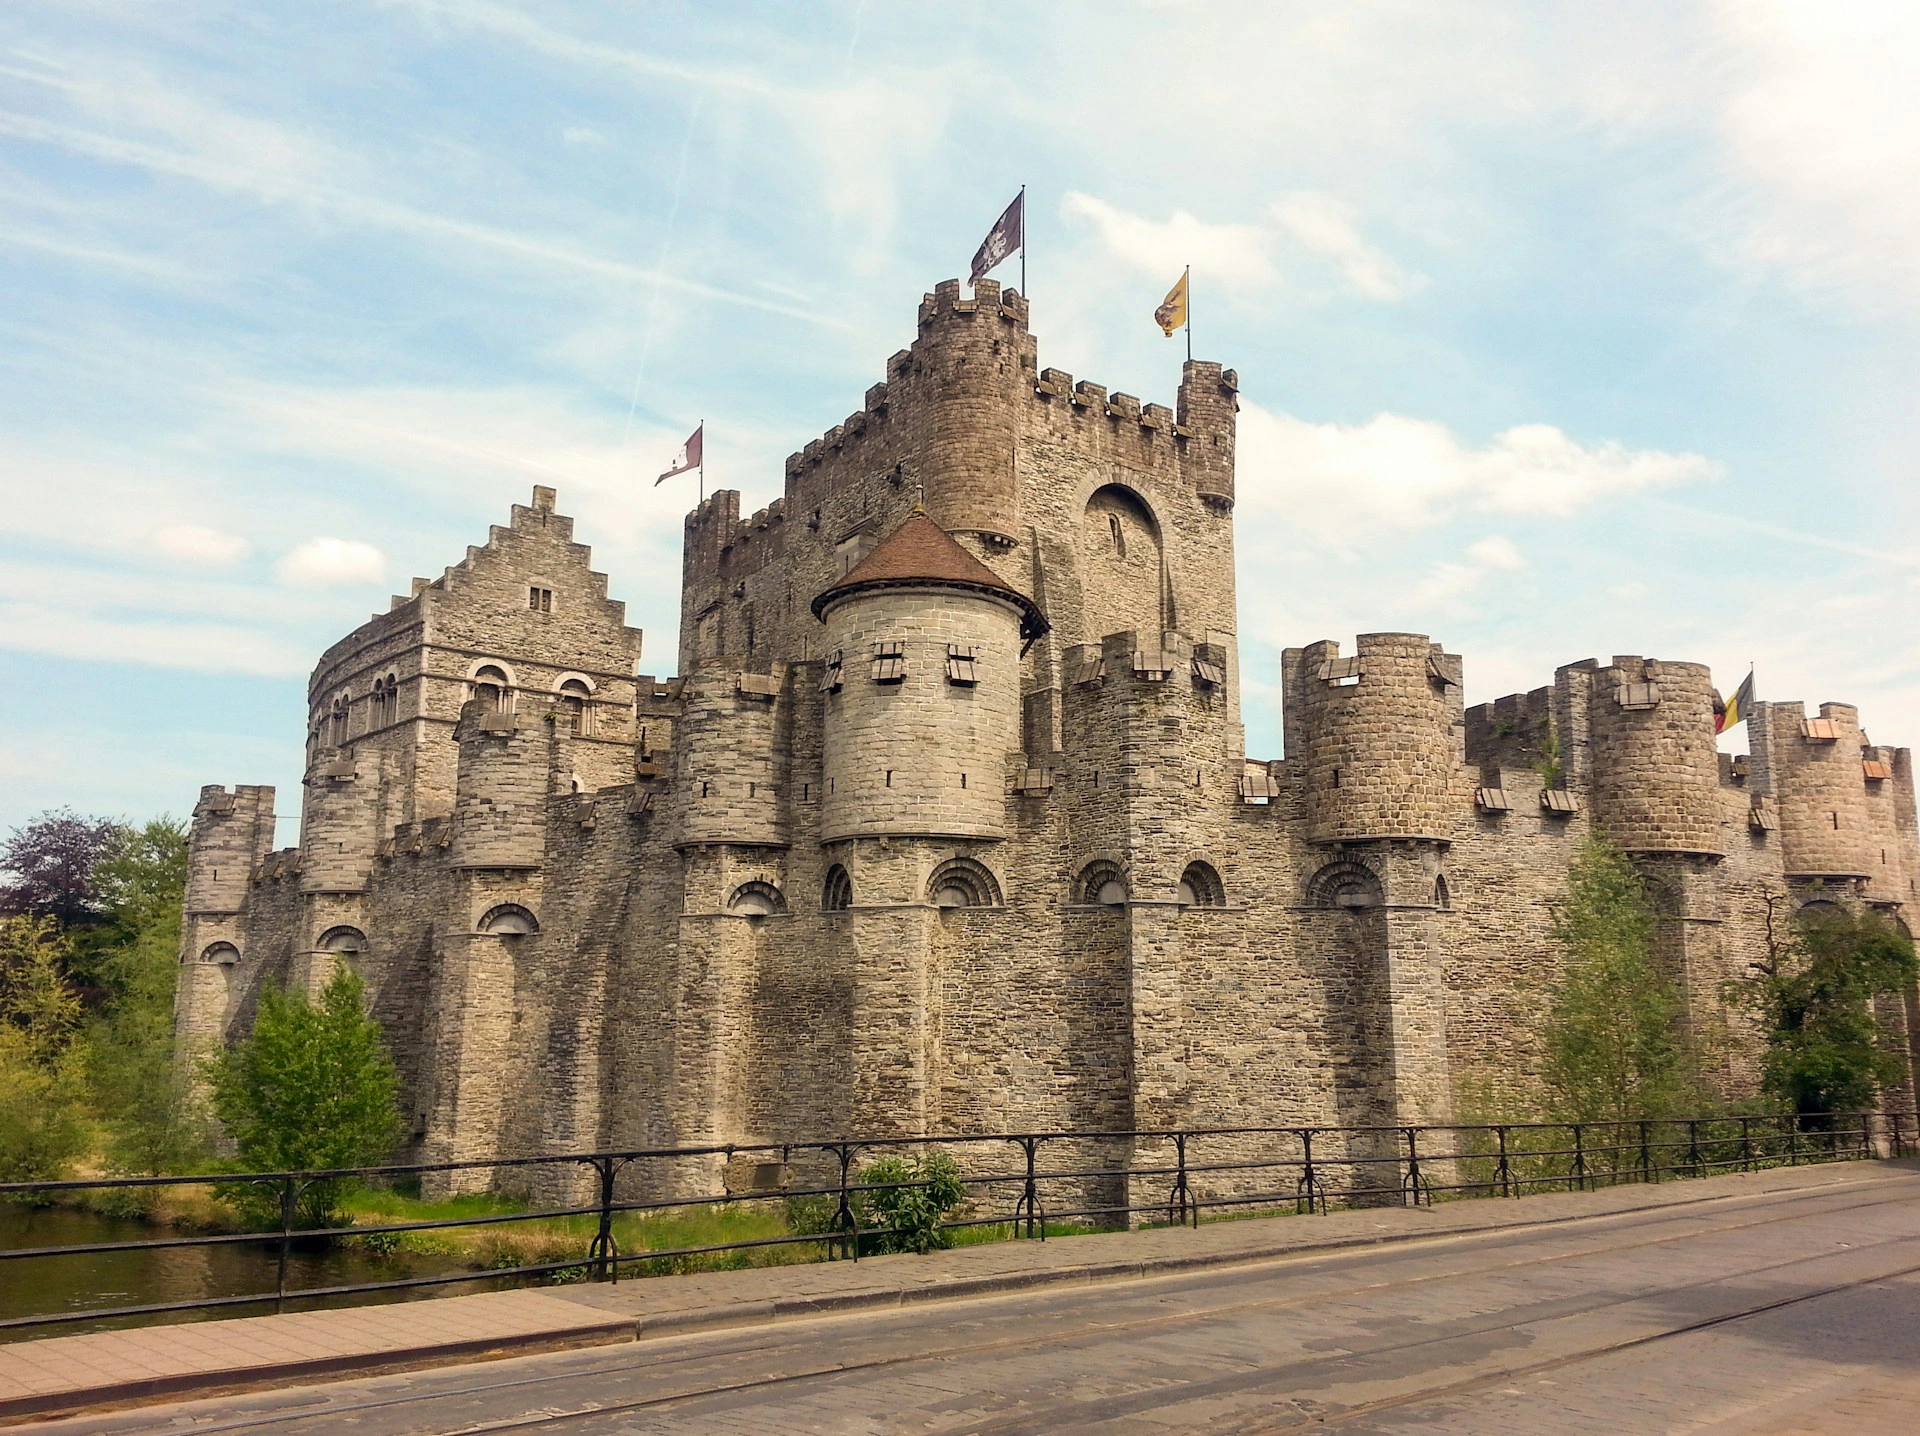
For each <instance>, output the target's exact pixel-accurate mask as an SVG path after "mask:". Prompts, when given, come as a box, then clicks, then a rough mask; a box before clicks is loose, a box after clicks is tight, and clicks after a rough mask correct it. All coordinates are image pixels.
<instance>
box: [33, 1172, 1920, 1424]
mask: <svg viewBox="0 0 1920 1436" xmlns="http://www.w3.org/2000/svg"><path fill="white" fill-rule="evenodd" d="M1912 1187H1913V1181H1912V1178H1911V1176H1910V1174H1901V1175H1900V1176H1898V1177H1895V1176H1893V1175H1892V1174H1888V1176H1887V1177H1885V1178H1882V1179H1874V1178H1872V1177H1863V1180H1861V1181H1859V1182H1857V1183H1850V1184H1848V1185H1847V1186H1845V1187H1843V1188H1838V1189H1831V1190H1825V1191H1804V1192H1797V1193H1796V1192H1789V1193H1771V1194H1764V1195H1756V1196H1754V1197H1752V1198H1748V1199H1741V1200H1738V1201H1730V1202H1723V1203H1714V1204H1712V1206H1711V1207H1710V1208H1707V1209H1684V1208H1683V1209H1678V1210H1667V1211H1652V1212H1644V1213H1637V1214H1631V1215H1626V1216H1617V1217H1609V1218H1602V1219H1597V1220H1594V1221H1591V1222H1579V1223H1573V1224H1569V1225H1565V1226H1560V1227H1551V1228H1543V1229H1532V1230H1519V1231H1504V1232H1492V1233H1485V1234H1480V1235H1475V1236H1467V1237H1453V1238H1440V1239H1434V1240H1431V1241H1421V1242H1417V1243H1412V1244H1407V1245H1400V1246H1395V1247H1391V1248H1386V1249H1379V1250H1362V1251H1353V1252H1344V1253H1337V1254H1331V1255H1324V1256H1318V1257H1307V1258H1298V1259H1291V1260H1286V1261H1277V1262H1269V1263H1265V1264H1261V1265H1254V1266H1245V1267H1236V1268H1230V1269H1226V1270H1217V1271H1210V1272H1206V1273H1204V1274H1195V1275H1191V1276H1181V1277H1163V1278H1158V1279H1153V1280H1144V1281H1135V1282H1126V1283H1114V1284H1109V1285H1104V1286H1096V1287H1091V1288H1087V1287H1082V1288H1076V1289H1072V1290H1066V1291H1059V1290H1056V1291H1050V1292H1043V1293H1037V1294H1029V1295H1023V1296H1008V1297H1000V1298H989V1299H982V1300H975V1301H965V1302H952V1303H942V1304H938V1305H930V1306H928V1307H925V1308H919V1309H915V1308H905V1309H900V1310H893V1311H888V1312H886V1313H884V1314H869V1315H849V1316H842V1317H833V1318H822V1319H819V1320H811V1321H799V1322H792V1323H788V1324H784V1325H779V1326H775V1327H768V1328H760V1329H753V1330H743V1331H738V1332H719V1333H711V1334H707V1335H702V1336H690V1337H684V1338H680V1339H670V1340H669V1339H663V1340H657V1341H650V1342H644V1343H640V1344H637V1345H628V1346H622V1347H619V1348H602V1349H599V1350H589V1351H576V1352H563V1353H556V1354H552V1355H546V1356H531V1357H522V1358H517V1359H514V1360H510V1361H500V1362H494V1363H489V1364H487V1365H484V1366H480V1367H467V1368H464V1369H459V1370H442V1371H432V1372H423V1373H419V1374H414V1375H401V1376H386V1377H379V1378H372V1379H365V1380H356V1381H342V1382H337V1383H333V1384H330V1385H324V1386H314V1387H307V1388H302V1389H299V1390H289V1391H282V1392H268V1393H260V1394H253V1395H247V1396H236V1397H230V1398H225V1399H215V1400H204V1401H196V1402H191V1403H182V1404H178V1405H174V1406H167V1407H151V1408H147V1409H145V1410H142V1411H138V1412H129V1413H126V1414H123V1415H117V1416H99V1417H92V1418H79V1419H73V1420H68V1421H64V1422H58V1423H48V1424H46V1425H44V1426H42V1427H38V1428H33V1429H39V1430H47V1431H64V1432H72V1433H81V1432H86V1433H96V1434H97V1436H104V1433H126V1436H131V1433H135V1432H161V1431H165V1432H183V1431H185V1432H195V1433H200V1432H215V1431H246V1432H253V1431H259V1432H274V1433H284V1436H312V1433H319V1432H328V1433H336V1432H353V1433H356V1436H402V1433H426V1432H433V1433H453V1432H461V1433H467V1434H468V1436H480V1433H485V1432H496V1431H499V1432H505V1431H533V1430H538V1431H553V1432H555V1433H557V1436H576V1433H577V1436H606V1433H612V1432H655V1431H658V1432H724V1433H762V1432H764V1433H781V1436H786V1433H792V1432H798V1431H818V1432H860V1433H868V1432H873V1433H878V1432H888V1433H894V1432H912V1433H939V1436H947V1433H962V1432H978V1433H983V1436H984V1433H1014V1432H1049V1433H1051V1432H1066V1431H1090V1432H1091V1431H1097V1432H1110V1433H1166V1432H1173V1431H1199V1430H1204V1431H1208V1432H1220V1433H1240V1432H1249V1433H1251V1432H1275V1431H1294V1430H1319V1429H1328V1430H1337V1431H1342V1432H1351V1433H1361V1432H1411V1431H1416V1430H1417V1431H1420V1432H1423V1433H1463V1436H1466V1433H1471V1436H1481V1433H1488V1432H1500V1433H1525V1432H1543V1433H1545V1432H1551V1433H1555V1436H1560V1433H1569V1436H1570V1433H1583V1432H1608V1433H1620V1432H1681V1431H1687V1432H1692V1431H1702V1432H1768V1433H1803V1432H1821V1433H1844V1436H1877V1433H1881V1432H1888V1433H1891V1432H1900V1433H1902V1436H1907V1433H1911V1432H1914V1431H1920V1201H1915V1200H1913V1198H1912V1197H1911V1195H1910V1193H1911V1190H1912Z"/></svg>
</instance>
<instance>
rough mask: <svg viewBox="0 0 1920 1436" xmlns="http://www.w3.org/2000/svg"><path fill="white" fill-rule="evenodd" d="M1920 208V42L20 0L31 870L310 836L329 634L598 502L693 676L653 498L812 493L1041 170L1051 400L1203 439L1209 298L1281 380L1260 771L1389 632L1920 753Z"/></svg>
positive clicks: (1269, 375) (1, 411)
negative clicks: (252, 798) (1665, 668)
mask: <svg viewBox="0 0 1920 1436" xmlns="http://www.w3.org/2000/svg"><path fill="white" fill-rule="evenodd" d="M1916 174H1920V7H1916V6H1913V5H1911V4H1910V3H1903V4H1879V3H1849V0H1828V3H1823V4H1819V5H1813V4H1805V3H1784V0H1751V3H1745V0H1743V3H1735V0H1658V3H1638V0H1615V3H1611V4H1608V5H1605V6H1588V5H1539V4H1529V3H1504V4H1490V3H1489V4H1482V3H1474V0H1450V3H1448V4H1446V5H1433V4H1431V3H1425V0H1397V3H1384V0H1328V3H1273V0H1269V3H1262V4H1252V5H1244V6H1237V5H1230V4H1224V3H1177V0H1157V3H1148V2H1147V0H1135V3H1128V0H1107V3H1103V4H1099V5H1094V4H1082V3H1055V4H1050V5H1044V6H1035V5H1031V4H1019V5H1015V4H996V3H975V4H969V5H966V6H958V5H951V6H945V5H871V4H865V3H820V4H814V5H810V6H805V7H800V6H791V5H784V4H771V3H768V4H758V5H756V4H730V5H726V6H719V5H712V4H684V5H679V4H641V3H631V4H618V3H612V0H602V3H599V4H585V3H576V0H542V3H540V4H538V5H534V4H532V3H530V0H518V3H516V2H515V0H497V3H496V0H333V3H330V4H327V5H321V6H316V5H292V4H286V3H261V0H252V3H245V4H242V3H215V0H110V3H109V0H10V3H9V4H8V5H7V6H6V7H5V8H4V10H0V685H3V687H0V691H4V692H5V693H6V694H7V695H8V700H9V701H8V702H6V703H5V704H4V706H0V827H8V826H12V825H14V824H17V823H19V822H21V821H23V820H24V819H25V818H27V817H28V816H30V815H31V814H33V813H35V812H38V811H40V810H42V809H44V808H48V807H53V806H60V805H71V806H72V807H74V808H76V809H79V810H80V811H82V812H89V813H101V814H106V815H112V816H122V817H128V818H134V819H139V818H144V817H147V816H149V815H152V814H155V813H159V812H163V811H164V812H171V813H174V814H176V815H180V814H184V813H186V812H187V811H188V810H189V809H190V808H191V807H192V804H193V801H194V796H195V794H196V792H197V789H198V787H199V785H200V784H202V783H206V782H224V783H234V782H248V783H259V782H267V783H273V784H275V785H277V786H278V787H279V789H280V799H279V803H278V806H279V809H280V811H281V813H282V815H283V817H282V825H281V841H282V842H283V843H284V842H291V841H292V840H293V831H294V829H293V822H292V819H293V817H294V815H296V814H297V811H298V796H299V791H300V790H299V779H300V764H301V760H302V734H303V725H304V715H305V683H306V676H307V674H308V672H309V671H310V669H311V667H312V664H313V662H314V660H315V659H316V658H317V657H318V655H319V653H320V651H321V649H322V648H323V647H325V645H326V644H327V643H329V642H331V641H332V640H333V639H335V638H337V637H339V636H340V635H342V634H344V633H345V632H347V631H348V630H350V629H351V628H353V627H354V626H355V625H357V624H358V623H360V622H362V621H364V619H365V618H366V617H367V615H368V614H369V613H371V612H374V611H381V610H384V609H385V608H386V606H387V596H388V595H389V594H390V593H393V592H401V593H404V592H406V591H407V580H408V579H409V577H410V576H412V575H415V574H419V575H426V576H436V575H438V574H439V573H440V572H441V570H442V569H443V568H444V567H445V566H446V565H447V564H448V563H451V562H453V561H456V560H458V559H459V558H460V557H461V556H462V555H463V554H464V552H465V549H466V545H467V544H469V543H477V542H482V541H484V539H485V537H486V531H487V526H488V525H489V524H490V523H497V522H503V521H504V520H505V517H506V513H507V508H508V505H509V504H511V503H513V502H516V501H517V502H526V500H527V496H528V493H529V491H530V489H531V487H532V485H534V484H536V483H539V484H550V485H553V486H554V487H556V488H558V489H559V491H560V508H561V510H562V511H563V512H566V513H570V514H572V515H574V516H575V518H576V519H577V535H578V537H580V538H581V539H583V540H584V541H585V542H587V543H590V544H591V545H592V546H593V549H594V558H595V563H596V566H597V567H599V568H601V569H603V570H605V571H606V572H607V573H609V574H610V575H611V578H612V593H613V596H614V597H616V598H619V599H622V600H624V601H625V602H626V603H627V605H628V614H629V621H630V622H633V623H635V624H637V625H639V626H640V627H642V628H643V629H645V630H646V640H645V642H646V647H645V652H644V657H643V663H642V668H643V670H644V671H647V672H654V673H660V674H666V673H670V672H671V671H672V670H673V667H674V648H675V634H676V631H677V621H678V620H677V608H678V583H679V561H678V544H679V535H680V521H681V517H682V515H683V513H684V512H685V510H686V509H687V508H689V507H690V506H691V504H692V502H693V499H694V494H693V493H692V492H691V491H690V488H689V485H688V484H687V483H686V482H685V481H684V480H682V481H674V482H670V483H668V484H666V485H663V486H660V487H657V488H656V487H655V486H654V485H653V482H652V480H653V476H654V475H655V474H657V473H659V472H660V470H661V469H662V468H664V467H665V466H666V464H667V461H668V460H669V459H670V458H671V456H672V455H673V453H674V451H675V449H676V448H677V447H678V446H679V444H680V442H681V440H682V439H684V438H685V437H686V434H687V432H688V431H689V430H690V429H691V428H692V427H693V425H694V424H695V423H696V422H698V421H699V420H701V419H704V420H705V421H706V424H707V458H708V465H707V481H708V485H709V488H712V487H729V488H737V489H739V490H740V491H741V494H742V504H743V507H744V509H747V510H750V509H753V508H758V507H760V506H762V505H764V504H765V503H767V502H768V501H769V500H771V499H773V498H774V497H776V496H777V495H778V494H779V492H780V488H781V483H782V460H783V459H784V456H785V455H786V454H787V453H789V452H791V451H792V450H794V449H797V448H799V447H800V446H801V445H802V444H804V443H805V442H806V441H807V440H808V439H810V438H813V437H816V436H817V435H819V434H820V433H821V432H822V431H824V430H825V429H826V428H828V427H829V426H831V425H832V424H834V423H836V422H838V421H839V420H840V419H841V418H843V417H844V416H845V415H846V414H847V413H848V412H849V411H850V410H852V409H854V408H856V407H858V404H859V402H860V398H861V395H862V394H863V393H864V392H865V390H866V388H867V386H868V385H869V384H871V383H873V382H875V381H876V380H878V379H879V378H881V377H882V376H883V373H884V368H885V361H886V356H887V355H888V354H890V353H892V352H893V351H894V350H896V349H899V348H902V347H904V346H905V345H906V344H907V343H909V342H910V341H911V338H912V336H913V327H914V312H915V307H916V304H917V301H918V299H919V296H920V295H921V293H922V292H923V291H925V290H927V289H930V288H931V287H932V285H933V284H934V283H935V282H936V281H937V280H940V279H942V278H947V277H950V276H954V275H959V274H964V272H965V269H966V264H967V260H968V257H969V256H970V255H971V253H972V251H973V249H974V247H975V245H977V244H978V242H979V241H980V239H981V237H982V236H983V235H984V234H985V232H986V230H987V228H988V226H989V225H990V224H991V223H992V221H993V219H994V217H995V216H996V215H997V214H998V213H999V211H1000V209H1001V207H1002V206H1004V205H1005V204H1006V202H1007V201H1008V199H1010V198H1011V196H1012V195H1013V193H1014V191H1015V190H1016V189H1018V187H1019V186H1020V185H1022V184H1024V185H1026V186H1027V196H1028V214H1027V228H1028V238H1029V244H1030V254H1029V263H1028V275H1029V288H1028V293H1029V297H1030V299H1031V301H1032V315H1033V328H1034V331H1035V333H1036V334H1037V336H1038V339H1039V346H1040V362H1041V363H1042V364H1043V365H1052V366H1056V367H1059V368H1062V369H1066V370H1068V371H1070V372H1072V373H1073V374H1074V375H1076V376H1077V377H1080V378H1087V379H1091V380H1093V381H1095V382H1098V383H1104V384H1106V385H1107V386H1108V387H1110V388H1112V389H1122V390H1125V391H1127V392H1129V393H1132V394H1136V395H1138V396H1140V397H1141V398H1142V399H1143V400H1147V401H1159V402H1163V403H1171V402H1172V401H1173V396H1174V390H1175V387H1176V385H1177V383H1178V378H1179V364H1180V359H1181V354H1182V351H1181V346H1180V343H1179V341H1178V340H1172V341H1170V340H1168V339H1166V338H1165V337H1164V336H1162V334H1161V333H1160V331H1159V329H1158V328H1157V327H1155V325H1154V324H1153V321H1152V313H1153V309H1154V307H1155V305H1156V304H1157V303H1158V302H1159V301H1160V299H1161V297H1162V295H1163V294H1164V293H1165V291H1166V289H1167V287H1168V286H1169V285H1170V284H1171V283H1172V281H1173V280H1174V279H1175V278H1177V277H1178V275H1179V272H1180V269H1181V267H1182V266H1183V265H1189V264H1190V265H1191V266H1192V268H1193V297H1192V305H1193V316H1194V347H1195V354H1196V355H1197V356H1198V357H1202V358H1213V359H1218V360H1220V361H1222V362H1224V363H1226V364H1228V365H1230V366H1232V367H1234V368H1236V369H1238V370H1239V372H1240V376H1241V385H1242V389H1241V397H1242V412H1241V415H1240V449H1239V478H1238V496H1239V497H1238V506H1237V509H1236V520H1237V525H1236V527H1237V544H1238V564H1239V584H1240V594H1239V596H1240V642H1241V647H1242V667H1243V672H1244V675H1245V678H1244V683H1245V695H1244V697H1245V709H1246V719H1247V729H1248V748H1249V752H1250V754H1251V755H1252V756H1254V757H1265V756H1277V754H1278V752H1279V747H1280V736H1279V727H1280V723H1279V713H1278V663H1279V653H1280V650H1281V649H1282V648H1284V647H1287V646H1289V645H1297V644H1303V643H1307V642H1311V641H1314V640H1316V639H1320V638H1326V637H1332V638H1339V639H1341V640H1343V641H1350V640H1351V637H1352V635H1354V634H1355V633H1358V632H1365V631H1372V630H1380V629H1389V630H1412V631H1418V632H1425V633H1428V634H1431V635H1433V636H1434V637H1436V638H1438V639H1441V640H1442V641H1444V642H1445V643H1446V645H1447V646H1448V648H1449V649H1451V650H1453V651H1456V652H1460V653H1463V654H1464V655H1465V678H1466V697H1467V701H1468V702H1469V703H1477V702H1483V701H1486V700H1488V699H1491V698H1495V697H1497V696H1499V695H1501V694H1504V693H1509V692H1514V691H1518V690H1523V689H1528V688H1533V687H1538V686H1540V685H1542V684H1545V683H1548V682H1550V681H1551V679H1552V673H1553V670H1554V668H1555V667H1556V666H1558V665H1560V664H1563V663H1569V662H1574V661H1577V660H1579V659H1582V658H1586V657H1598V658H1600V659H1602V660H1603V661H1604V660H1605V659H1606V658H1607V657H1609V656H1610V655H1612V654H1615V653H1635V654H1642V655H1650V656H1655V657H1662V658H1669V659H1681V660H1688V661H1694V662H1704V663H1708V664H1710V665H1712V667H1713V670H1714V675H1715V678H1716V681H1717V682H1718V683H1719V685H1720V686H1721V687H1722V689H1723V690H1727V691H1731V689H1732V687H1733V686H1734V685H1735V684H1736V683H1738V682H1739V680H1740V679H1741V677H1742V676H1743V675H1744V674H1745V672H1746V671H1747V668H1748V665H1749V664H1752V665H1753V666H1754V669H1755V673H1756V678H1757V689H1758V695H1759V697H1761V698H1762V699H1774V700H1792V699H1801V700H1805V701H1806V702H1808V703H1809V704H1817V703H1820V702H1823V701H1841V702H1853V703H1857V704H1859V705H1860V707H1861V709H1862V714H1863V721H1864V723H1865V725H1866V727H1867V730H1868V732H1869V733H1870V734H1871V735H1872V737H1873V738H1874V739H1875V740H1876V741H1879V742H1883V743H1898V744H1903V745H1906V744H1912V743H1914V742H1916V741H1920V639H1917V634H1920V624H1917V622H1916V620H1917V619H1920V499H1917V498H1916V486H1915V483H1914V477H1915V472H1916V468H1917V467H1920V404H1916V402H1915V396H1916V395H1920V185H1917V184H1916V183H1915V179H1914V177H1915V175H1916ZM1000 277H1001V278H1003V279H1005V280H1007V281H1008V282H1017V275H1016V273H1015V272H1014V270H1013V267H1012V266H1011V265H1009V266H1008V267H1007V268H1006V269H1005V270H1003V272H1002V273H1001V275H1000ZM1727 746H1730V747H1731V748H1733V749H1735V750H1737V749H1739V748H1740V747H1742V746H1744V739H1743V737H1742V736H1741V733H1740V730H1736V731H1735V734H1734V735H1732V739H1731V742H1730V743H1728V744H1727Z"/></svg>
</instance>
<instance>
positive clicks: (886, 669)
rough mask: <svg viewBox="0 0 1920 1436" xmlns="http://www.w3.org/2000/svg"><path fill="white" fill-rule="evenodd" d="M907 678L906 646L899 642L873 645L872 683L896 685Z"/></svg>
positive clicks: (896, 640)
mask: <svg viewBox="0 0 1920 1436" xmlns="http://www.w3.org/2000/svg"><path fill="white" fill-rule="evenodd" d="M906 676H907V645H906V644H905V643H904V642H902V641H901V640H898V639H895V640H893V641H891V642H886V643H876V644H874V645H873V681H874V682H875V683H898V682H900V681H901V680H903V679H904V678H905V677H906Z"/></svg>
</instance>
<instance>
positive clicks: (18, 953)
mask: <svg viewBox="0 0 1920 1436" xmlns="http://www.w3.org/2000/svg"><path fill="white" fill-rule="evenodd" d="M69 952H70V944H69V943H68V942H67V940H66V938H65V937H64V936H63V935H62V934H61V932H60V930H59V929H58V928H57V927H55V926H54V924H53V923H52V922H51V921H49V920H48V919H46V918H42V917H31V916H28V917H10V918H4V919H0V1181H8V1182H31V1181H44V1180H49V1179H52V1178H57V1177H60V1176H62V1175H63V1174H64V1173H65V1172H66V1169H67V1167H68V1166H69V1165H70V1164H71V1163H72V1162H73V1160H74V1159H75V1158H76V1157H79V1156H80V1155H81V1154H82V1153H83V1152H85V1151H86V1149H87V1146H88V1142H89V1139H90V1136H91V1133H90V1131H89V1128H88V1124H87V1120H86V1082H85V1070H84V1068H83V1066H82V1063H81V1052H80V1049H79V1046H78V1043H77V1041H76V1039H77V1036H78V1032H79V1026H80V999H79V997H78V996H77V995H76V994H75V993H74V991H73V988H72V987H71V985H70V984H69V983H68V982H67V980H66V977H65V976H64V973H63V968H64V964H65V960H66V958H67V957H68V955H69Z"/></svg>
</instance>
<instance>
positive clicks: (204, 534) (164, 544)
mask: <svg viewBox="0 0 1920 1436" xmlns="http://www.w3.org/2000/svg"><path fill="white" fill-rule="evenodd" d="M153 546H154V548H155V549H157V550H158V551H159V552H160V553H163V554H165V555H166V556H167V557H168V558H173V559H179V560H180V561H181V562H182V563H192V564H199V565H202V566H204V567H209V568H226V567H228V566H229V565H232V564H236V563H238V562H240V560H241V559H243V558H245V557H246V556H247V555H248V554H249V553H251V552H252V551H253V546H252V545H251V544H249V543H248V542H247V541H246V540H245V539H243V538H241V537H240V535H238V534H229V533H222V532H220V530H218V529H210V528H206V527H203V526H202V525H200V524H168V525H166V526H165V527H164V528H161V529H159V530H157V531H156V532H155V533H154V536H153Z"/></svg>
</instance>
